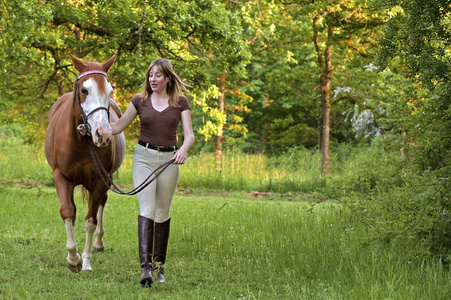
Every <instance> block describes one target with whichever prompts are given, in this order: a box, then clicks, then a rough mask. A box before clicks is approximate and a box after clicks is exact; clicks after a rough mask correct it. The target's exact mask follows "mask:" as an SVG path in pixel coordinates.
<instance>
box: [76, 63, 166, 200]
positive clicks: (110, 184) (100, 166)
mask: <svg viewBox="0 0 451 300" xmlns="http://www.w3.org/2000/svg"><path fill="white" fill-rule="evenodd" d="M88 74H102V75H104V76H105V77H106V78H107V80H108V75H107V74H106V73H105V72H103V71H100V70H93V71H87V72H84V73H82V74H80V75H78V77H77V81H76V83H75V91H76V93H77V101H78V107H79V109H80V111H81V117H82V118H83V123H84V125H85V129H84V131H85V133H86V134H85V137H86V141H87V143H88V148H89V151H90V152H91V156H92V159H93V161H94V163H95V165H96V169H97V172H98V173H99V175H100V177H101V178H102V181H103V183H104V184H105V185H106V187H108V189H110V190H111V191H113V192H114V193H116V194H120V195H129V196H132V195H136V194H138V193H139V192H141V191H142V190H144V189H145V188H146V187H147V186H149V184H151V183H152V182H153V181H154V180H155V179H157V177H158V176H159V175H160V174H161V173H163V171H164V170H166V168H167V167H169V166H170V165H171V164H172V163H173V162H174V159H171V160H169V161H167V162H165V163H163V164H162V165H160V166H159V167H157V168H156V169H155V170H154V171H153V172H152V173H150V175H149V176H148V177H147V178H146V179H145V180H144V181H143V182H142V183H141V184H140V185H138V186H137V187H136V188H134V189H133V190H131V191H129V192H124V191H122V190H121V189H120V188H119V187H118V186H117V185H115V184H114V182H113V179H112V178H111V177H110V175H109V174H108V172H107V171H106V170H105V167H104V166H103V164H102V162H101V161H100V158H99V156H98V155H97V152H96V151H95V149H94V147H95V146H94V144H93V142H92V139H91V138H90V137H89V136H90V132H91V129H90V126H89V124H88V118H89V117H90V116H91V115H92V114H93V113H95V112H96V111H99V110H106V111H107V114H108V120H109V119H110V111H109V109H108V107H103V106H100V107H97V108H95V109H93V110H92V111H90V112H89V113H88V114H86V113H85V112H84V111H83V108H82V107H81V101H80V92H79V91H78V81H79V79H80V78H82V77H83V76H85V75H88ZM152 176H153V177H152Z"/></svg>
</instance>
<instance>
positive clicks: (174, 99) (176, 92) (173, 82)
mask: <svg viewBox="0 0 451 300" xmlns="http://www.w3.org/2000/svg"><path fill="white" fill-rule="evenodd" d="M154 66H157V67H158V68H159V69H160V71H161V72H162V73H163V75H164V77H168V78H169V82H168V85H167V87H166V92H167V93H168V95H169V106H171V107H178V106H179V104H178V102H179V99H180V96H181V95H182V92H183V91H185V92H187V93H189V91H188V90H187V89H186V87H187V86H188V85H187V84H185V83H184V82H183V81H182V80H181V79H180V78H179V77H178V76H177V74H176V73H175V72H174V68H173V67H172V64H171V62H170V61H169V60H168V59H166V58H158V59H156V60H154V61H153V62H152V63H151V64H150V66H149V68H148V69H147V71H146V79H145V81H144V83H143V91H142V92H141V93H139V94H138V95H139V96H140V97H141V102H145V101H146V100H147V97H149V95H150V94H152V87H151V86H150V83H149V74H150V70H151V69H152V68H153V67H154Z"/></svg>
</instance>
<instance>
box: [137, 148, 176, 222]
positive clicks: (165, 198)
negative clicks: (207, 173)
mask: <svg viewBox="0 0 451 300" xmlns="http://www.w3.org/2000/svg"><path fill="white" fill-rule="evenodd" d="M173 156H174V152H158V151H157V150H152V149H147V148H145V147H144V146H141V145H136V147H135V155H134V157H133V183H134V185H135V187H137V186H139V185H140V184H141V183H142V182H144V180H146V178H147V177H149V175H150V174H151V173H152V172H153V171H154V170H155V169H156V168H158V167H159V166H160V165H162V164H163V163H165V162H167V161H169V160H171V158H172V157H173ZM179 176H180V166H179V165H175V164H172V165H170V166H169V167H167V168H166V170H164V171H163V172H162V173H161V174H160V175H159V176H158V178H157V179H156V180H154V181H153V182H152V183H151V184H150V185H148V186H147V187H146V188H145V189H144V190H142V191H141V192H139V193H138V194H137V196H138V203H139V210H140V214H141V216H144V217H146V218H149V219H151V220H154V221H155V222H157V223H163V222H166V221H167V220H168V219H169V218H170V216H169V211H170V210H171V203H172V198H173V197H174V193H175V189H176V188H177V184H178V181H179Z"/></svg>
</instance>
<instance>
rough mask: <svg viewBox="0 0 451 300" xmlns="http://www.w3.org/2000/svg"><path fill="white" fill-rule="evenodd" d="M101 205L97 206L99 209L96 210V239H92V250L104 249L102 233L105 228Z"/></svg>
mask: <svg viewBox="0 0 451 300" xmlns="http://www.w3.org/2000/svg"><path fill="white" fill-rule="evenodd" d="M103 210H104V207H103V205H100V206H99V210H98V211H97V228H96V232H95V234H96V239H95V240H94V249H93V251H94V252H100V251H103V250H104V245H103V234H104V232H105V230H104V229H103Z"/></svg>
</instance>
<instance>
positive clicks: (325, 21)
mask: <svg viewBox="0 0 451 300" xmlns="http://www.w3.org/2000/svg"><path fill="white" fill-rule="evenodd" d="M242 14H244V20H245V22H246V23H245V29H246V37H247V41H248V42H249V43H250V47H251V49H252V50H251V51H252V53H254V54H255V53H258V55H253V56H252V60H251V63H250V64H249V66H248V68H247V71H248V76H249V78H250V79H251V81H250V84H249V86H245V87H244V90H245V91H246V92H249V93H250V94H251V95H252V96H253V97H254V98H256V99H258V100H256V101H255V102H256V104H258V105H260V107H262V108H265V107H268V111H270V112H272V113H274V112H275V111H276V112H277V111H278V110H279V108H280V107H281V108H282V111H284V113H281V115H280V117H278V118H277V119H273V120H274V122H273V123H272V124H271V125H270V126H268V125H269V124H268V123H270V122H271V121H269V122H267V123H266V124H265V125H266V126H267V127H266V128H267V133H266V134H262V136H266V137H267V138H268V139H273V140H274V137H275V136H276V135H275V131H274V129H275V128H283V130H284V131H285V132H286V133H289V132H290V131H296V132H297V133H298V139H297V141H294V140H292V141H290V143H294V142H297V143H299V141H300V139H299V137H300V136H302V137H303V140H304V141H306V143H305V144H306V145H311V141H312V140H315V134H312V130H311V129H313V128H315V130H319V136H320V139H319V140H320V142H319V144H320V149H321V152H322V161H323V162H322V172H323V174H325V175H328V174H329V173H330V155H329V148H330V140H331V136H330V132H331V126H333V125H331V123H332V122H331V114H335V115H334V117H336V116H337V115H338V114H337V112H333V111H332V104H333V102H331V99H332V97H333V90H334V88H335V89H336V88H339V87H349V86H346V85H348V84H351V90H353V91H354V93H355V95H354V96H353V97H351V95H347V97H342V99H341V100H340V101H341V102H343V101H344V100H351V102H352V103H355V100H356V99H361V100H362V101H360V102H361V103H363V102H364V101H363V99H362V97H365V96H369V94H370V93H371V89H366V92H363V91H365V89H364V86H365V87H367V86H369V85H371V83H372V82H371V81H372V80H374V78H373V77H371V76H370V77H369V78H367V77H366V76H367V75H368V74H366V73H365V72H362V71H363V66H364V65H366V64H369V63H370V62H371V56H370V53H371V50H372V49H374V47H376V46H377V45H376V41H375V39H374V35H375V33H377V29H378V27H379V26H380V25H381V24H382V19H381V18H380V16H379V12H378V11H376V10H374V9H371V8H370V7H369V6H368V4H367V2H366V1H360V0H353V1H298V2H288V3H287V2H283V1H282V2H270V1H268V2H262V1H259V2H257V3H256V4H255V3H249V2H248V3H247V5H246V9H243V10H242ZM356 60H357V61H359V62H358V63H356V62H355V61H356ZM358 73H359V74H358ZM357 74H358V76H356V75H357ZM357 77H358V78H359V79H358V80H356V78H357ZM348 94H350V93H348ZM318 100H319V101H318ZM336 103H338V101H337V102H336ZM315 106H316V111H317V112H315V108H314V107H315ZM318 106H320V107H321V110H320V111H321V113H319V111H318V110H317V108H318ZM275 108H278V109H277V110H275ZM263 111H264V110H263ZM260 112H261V111H260ZM342 112H343V111H340V112H339V114H341V113H342ZM263 115H265V114H264V113H263ZM318 118H319V121H320V122H319V123H320V126H319V127H320V128H319V129H318V128H317V127H318ZM263 128H265V127H263ZM306 132H307V133H308V134H305V133H306ZM285 136H289V135H285ZM277 140H278V141H281V139H277ZM285 141H287V140H286V139H285ZM301 141H302V140H301ZM266 142H268V143H269V144H271V141H266ZM287 146H288V145H287Z"/></svg>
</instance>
